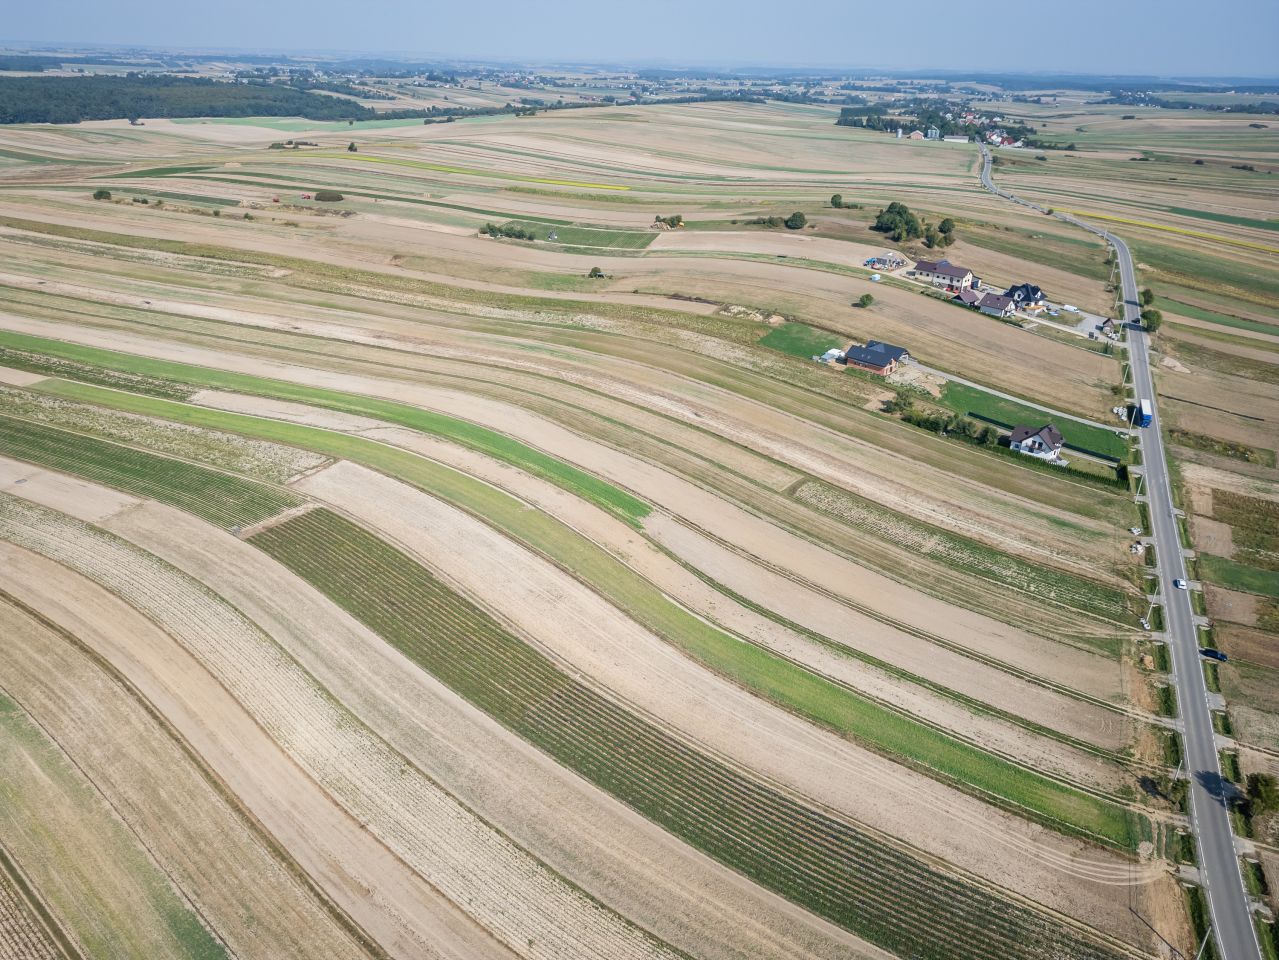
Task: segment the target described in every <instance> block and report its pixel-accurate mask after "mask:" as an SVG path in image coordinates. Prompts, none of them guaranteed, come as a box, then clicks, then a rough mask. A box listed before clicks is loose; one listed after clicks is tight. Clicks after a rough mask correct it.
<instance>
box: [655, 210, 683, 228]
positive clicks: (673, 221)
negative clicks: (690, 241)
mask: <svg viewBox="0 0 1279 960" xmlns="http://www.w3.org/2000/svg"><path fill="white" fill-rule="evenodd" d="M653 222H654V223H664V224H666V225H667V226H668V227H671V228H672V229H674V228H675V227H682V226H684V215H683V214H681V213H673V214H671V215H670V216H669V217H654V218H653Z"/></svg>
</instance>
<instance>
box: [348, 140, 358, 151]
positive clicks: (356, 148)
mask: <svg viewBox="0 0 1279 960" xmlns="http://www.w3.org/2000/svg"><path fill="white" fill-rule="evenodd" d="M346 152H347V153H359V152H360V148H359V147H357V146H356V145H355V141H354V140H352V141H351V143H350V144H349V145H348V146H347V148H346Z"/></svg>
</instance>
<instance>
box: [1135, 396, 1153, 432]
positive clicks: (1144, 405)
mask: <svg viewBox="0 0 1279 960" xmlns="http://www.w3.org/2000/svg"><path fill="white" fill-rule="evenodd" d="M1153 419H1155V408H1154V407H1152V406H1151V405H1150V401H1149V400H1147V399H1146V398H1145V397H1142V398H1141V403H1139V404H1138V405H1137V426H1139V427H1148V426H1150V421H1152V420H1153Z"/></svg>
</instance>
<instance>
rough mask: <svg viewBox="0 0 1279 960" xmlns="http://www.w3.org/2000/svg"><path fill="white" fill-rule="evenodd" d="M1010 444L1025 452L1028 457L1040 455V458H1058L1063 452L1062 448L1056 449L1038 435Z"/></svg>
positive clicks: (1015, 448) (1020, 451)
mask: <svg viewBox="0 0 1279 960" xmlns="http://www.w3.org/2000/svg"><path fill="white" fill-rule="evenodd" d="M1009 446H1010V447H1012V449H1014V450H1016V451H1017V452H1018V453H1024V454H1025V455H1026V456H1028V457H1038V458H1039V459H1040V460H1056V459H1057V457H1058V456H1059V455H1060V453H1061V451H1060V450H1054V449H1053V448H1052V447H1050V446H1048V445H1047V444H1045V443H1044V442H1043V441H1042V440H1040V439H1039V438H1038V437H1030V438H1029V439H1026V440H1021V441H1018V442H1017V443H1012V444H1009Z"/></svg>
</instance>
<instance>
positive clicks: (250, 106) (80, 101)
mask: <svg viewBox="0 0 1279 960" xmlns="http://www.w3.org/2000/svg"><path fill="white" fill-rule="evenodd" d="M303 86H307V87H312V88H314V89H332V90H334V92H347V93H353V94H358V95H360V96H368V94H367V92H365V91H363V90H360V89H356V88H354V87H352V88H351V89H350V90H337V89H336V88H337V87H340V86H343V85H339V84H319V83H315V82H300V83H299V84H298V85H294V84H293V83H288V84H284V83H278V82H275V81H273V80H268V79H260V80H247V81H240V82H235V83H231V82H227V81H222V80H213V79H211V78H208V77H177V76H171V75H162V74H138V73H130V74H126V75H124V76H106V75H92V76H83V77H0V123H79V122H80V121H81V120H136V119H140V118H144V117H154V118H157V119H165V118H172V117H305V118H306V119H308V120H348V121H355V120H374V119H377V120H408V119H419V118H420V119H424V120H431V119H446V118H449V117H469V116H484V115H492V114H503V113H515V114H518V113H529V112H532V110H531V109H530V108H529V107H527V106H521V105H517V104H511V103H508V104H506V105H505V106H501V107H440V106H432V107H429V108H427V109H425V110H423V109H413V110H389V111H380V112H379V111H375V110H373V109H372V108H370V107H366V106H364V105H363V104H359V103H355V102H354V101H351V100H343V99H339V98H337V97H330V96H325V95H323V94H321V93H315V92H312V90H311V89H303ZM716 100H730V101H734V102H740V101H747V102H752V103H763V102H764V101H763V99H762V98H759V97H743V96H738V95H735V94H726V95H721V96H714V95H709V96H693V97H677V98H675V99H671V100H651V101H641V103H642V104H643V105H649V104H654V103H700V102H709V101H716ZM601 106H606V104H600V103H554V104H547V105H546V106H545V107H544V108H543V109H548V110H569V109H582V108H588V107H601Z"/></svg>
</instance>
